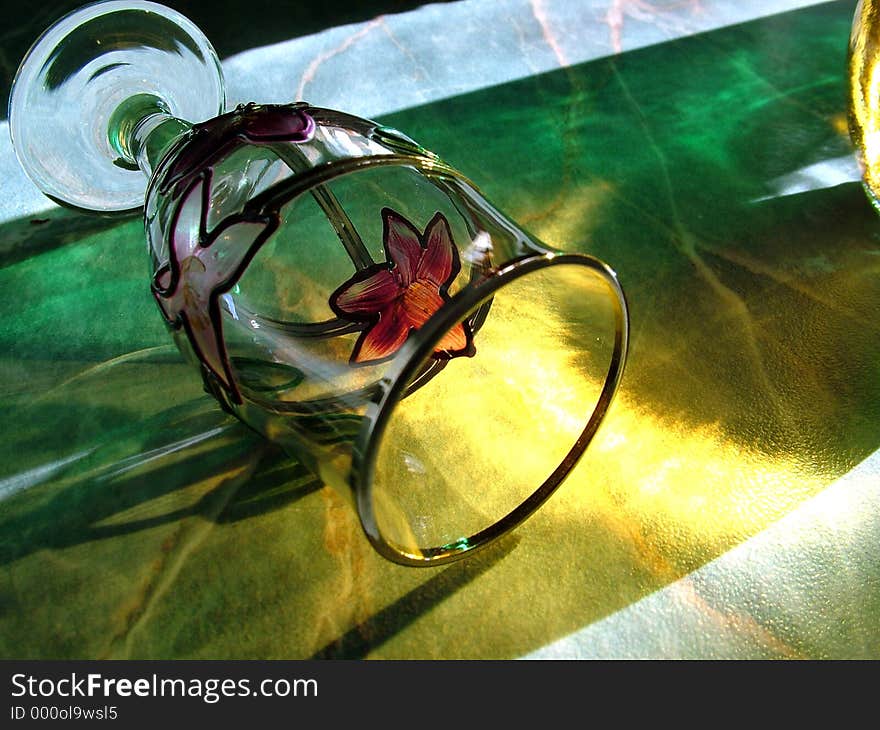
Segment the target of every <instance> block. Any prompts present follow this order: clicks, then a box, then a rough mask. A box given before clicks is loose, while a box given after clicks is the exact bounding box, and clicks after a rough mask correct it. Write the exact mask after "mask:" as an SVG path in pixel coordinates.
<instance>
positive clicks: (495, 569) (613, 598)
mask: <svg viewBox="0 0 880 730" xmlns="http://www.w3.org/2000/svg"><path fill="white" fill-rule="evenodd" d="M852 10H853V5H852V3H848V2H844V3H829V4H826V5H819V6H815V7H812V8H807V9H804V10H800V11H796V12H792V13H786V14H784V15H780V16H775V17H772V18H767V19H763V20H756V21H753V22H749V23H745V24H743V25H740V26H735V27H730V28H725V29H721V30H717V31H713V32H711V33H707V34H703V35H698V36H692V37H688V38H683V39H681V40H677V41H673V42H668V43H663V44H660V45H656V46H652V47H649V48H645V49H642V50H638V51H632V52H628V53H625V54H622V55H618V56H614V57H609V58H605V59H600V60H597V61H593V62H590V63H586V64H582V65H578V66H574V67H568V68H564V69H561V70H559V71H555V72H552V73H546V74H541V75H537V76H533V77H531V78H528V79H525V80H522V81H517V82H513V83H509V84H505V85H503V86H497V87H493V88H488V89H484V90H481V91H478V92H474V93H471V94H467V95H464V96H459V97H455V98H451V99H447V100H443V101H438V102H434V103H431V104H429V105H426V106H422V107H418V108H413V109H408V110H405V111H402V112H399V113H396V114H393V115H388V116H386V117H383V118H382V120H381V121H383V122H386V123H389V124H392V125H394V126H396V127H398V128H399V129H402V130H405V131H406V132H407V133H408V134H410V135H411V136H412V137H414V138H415V139H418V140H419V141H420V142H422V143H423V144H425V145H426V146H428V147H429V148H431V149H433V150H434V151H436V152H437V153H438V154H440V155H441V156H442V157H444V158H445V159H446V160H447V161H449V162H450V163H452V164H453V165H456V166H457V167H459V169H461V170H462V171H463V172H464V173H465V174H466V175H468V176H469V177H471V178H472V179H474V180H475V181H476V182H477V183H478V184H479V185H480V186H481V187H482V189H483V190H484V192H485V193H486V194H487V196H488V197H490V199H492V200H493V201H494V202H495V203H496V204H498V205H499V207H501V208H502V209H503V210H505V211H506V212H507V213H508V214H510V215H511V216H512V217H513V218H515V219H516V220H518V221H519V222H521V223H522V224H524V226H525V227H527V228H528V229H529V230H531V231H532V232H533V233H535V234H536V235H537V236H538V237H539V238H541V239H543V240H545V241H547V242H548V243H551V244H553V245H556V246H558V247H560V248H562V249H565V250H572V251H585V252H589V253H592V254H595V255H598V256H599V257H601V258H603V259H605V260H606V261H608V262H609V263H611V265H612V266H614V268H615V269H616V270H617V272H618V275H619V277H620V280H621V282H622V284H623V286H624V288H625V289H626V291H627V293H628V296H629V299H630V303H631V308H632V322H633V338H632V345H631V359H630V363H629V366H628V370H627V374H626V377H625V381H624V385H623V387H622V389H621V392H620V396H619V398H618V400H617V401H616V403H615V406H614V408H613V410H612V413H611V415H610V416H609V420H608V422H607V424H606V425H605V426H604V427H603V430H602V431H601V432H600V435H599V437H598V439H597V441H596V443H595V445H594V446H593V447H592V448H591V449H590V452H589V453H588V455H587V456H586V457H585V459H584V461H583V462H582V463H581V465H580V466H579V467H578V469H577V470H576V472H575V474H574V475H573V476H572V477H571V478H570V479H569V481H568V482H567V483H566V484H565V485H564V486H563V487H562V489H561V490H560V491H559V493H558V494H557V495H556V496H554V498H553V499H552V500H551V502H550V503H548V505H546V507H545V508H544V509H542V510H541V512H539V513H538V514H537V515H536V516H535V517H534V518H533V519H531V520H530V521H529V522H528V523H526V524H525V525H524V526H523V527H522V528H521V529H519V530H518V531H516V532H515V533H514V534H513V535H512V536H510V537H509V538H507V539H505V540H503V541H502V542H501V543H500V544H498V545H497V546H495V547H493V548H491V549H489V550H487V551H486V552H484V553H482V554H479V555H477V556H475V557H473V558H472V559H470V560H468V561H465V562H462V563H458V564H454V565H452V566H449V567H446V568H439V569H428V570H414V569H408V568H402V567H399V566H395V565H391V564H389V563H388V562H386V561H384V560H383V559H382V558H380V557H379V556H378V555H376V554H375V553H374V552H373V551H372V549H371V548H370V547H369V544H368V543H367V541H366V539H365V538H364V537H363V535H362V534H361V532H360V527H359V524H358V522H357V518H356V516H355V515H354V514H352V513H351V512H350V511H349V509H348V507H347V506H346V505H345V504H344V502H343V501H342V499H341V498H340V497H338V496H337V495H336V494H335V493H334V492H332V491H331V490H329V489H327V488H322V487H321V485H320V484H319V483H317V482H316V481H314V480H313V479H312V478H311V477H310V476H309V475H308V474H307V473H306V472H305V470H304V469H303V468H302V467H301V466H300V465H298V464H296V463H294V462H291V461H290V460H289V459H287V458H285V457H283V456H282V455H281V454H280V452H279V451H277V450H276V449H275V448H273V447H272V446H270V445H269V444H267V443H265V442H264V441H263V440H261V438H260V437H259V436H257V435H256V434H254V433H252V432H250V431H249V430H248V429H247V428H246V427H244V426H243V425H241V424H239V423H238V422H236V421H235V420H233V419H231V418H230V417H228V416H226V415H224V414H223V413H222V412H221V411H220V410H219V408H218V407H217V406H216V405H215V404H214V403H213V401H212V400H211V399H210V398H209V397H208V396H207V395H205V394H203V393H202V391H201V383H200V379H199V378H198V376H197V374H196V373H195V372H194V371H193V370H191V369H190V367H188V366H187V365H185V364H184V363H183V362H182V361H181V359H180V357H179V356H178V354H177V352H176V351H175V350H174V348H173V346H172V344H171V343H170V339H169V338H168V335H167V334H166V332H165V331H164V329H163V326H162V322H161V319H160V317H159V315H158V313H157V311H156V309H155V304H154V302H153V301H152V300H151V297H150V294H149V291H148V288H147V280H148V272H147V261H146V254H145V244H144V240H143V234H142V230H141V223H140V222H139V221H138V220H130V221H127V222H123V223H121V224H120V223H115V222H114V223H110V222H107V221H105V220H101V219H90V218H89V219H79V220H77V219H76V216H74V214H72V213H67V212H62V211H52V212H51V214H47V216H48V220H43V219H39V220H30V219H27V220H17V221H10V222H7V223H5V224H3V225H2V226H0V228H2V230H0V238H2V239H4V240H5V241H6V243H4V245H3V246H2V247H0V252H2V263H3V267H2V269H0V291H2V292H3V294H2V296H0V343H2V349H0V374H2V383H3V385H2V388H3V398H2V403H3V406H4V407H3V410H2V416H0V417H2V419H3V423H4V427H3V434H4V438H3V439H2V443H0V464H2V473H0V480H2V481H0V656H4V657H40V658H50V657H53V658H63V657H95V658H126V657H128V658H220V657H224V658H282V657H285V658H306V657H315V656H318V657H346V658H360V657H388V658H397V657H417V658H435V657H442V658H454V657H517V656H522V655H525V654H528V653H529V652H533V651H535V650H538V649H540V648H541V647H542V646H545V645H546V644H548V643H550V642H553V641H555V640H557V639H559V638H561V637H563V636H565V635H567V634H570V633H571V632H575V631H578V630H579V629H582V628H583V627H586V626H589V625H590V624H592V623H594V622H597V621H599V620H600V619H602V618H604V617H607V616H609V615H611V614H613V613H615V612H617V611H619V610H621V609H624V608H626V607H627V606H629V605H631V604H633V603H635V602H637V601H639V600H640V599H642V598H644V597H646V596H648V595H650V594H652V593H653V592H655V591H657V590H660V589H663V588H664V587H666V586H669V585H671V584H673V583H675V582H676V581H679V580H680V579H682V578H683V577H684V576H687V575H688V573H689V572H690V571H693V570H696V569H698V568H700V567H701V566H703V565H705V564H707V563H708V562H709V561H712V560H714V559H716V558H718V557H719V556H722V555H724V554H725V553H726V552H727V551H729V550H731V549H732V548H734V547H735V546H737V545H740V544H741V543H743V542H744V541H747V540H749V539H750V538H752V537H754V536H755V535H757V534H759V533H760V532H761V531H762V530H764V529H766V528H767V527H768V526H770V525H772V524H774V523H775V522H776V521H777V520H779V519H780V518H783V517H784V516H785V515H787V514H789V513H790V512H791V511H792V510H795V509H797V508H798V506H799V505H801V504H802V503H804V501H805V500H808V499H809V498H811V497H813V496H815V495H817V494H820V493H821V492H822V491H823V490H824V489H825V488H826V487H828V485H830V484H832V483H833V482H834V481H835V480H836V479H838V478H839V477H841V476H842V475H844V474H846V473H847V472H848V471H849V470H851V469H852V468H853V467H854V466H855V465H856V464H858V463H859V462H861V461H862V460H863V459H865V458H866V457H868V456H870V455H871V454H872V453H873V452H875V451H876V450H877V449H878V446H880V326H878V324H877V319H876V312H877V311H878V305H880V276H878V274H880V221H878V219H877V217H876V214H875V212H874V211H873V210H872V209H871V207H870V205H869V204H868V202H867V200H866V198H865V196H864V194H863V192H862V190H861V187H860V186H859V185H858V184H857V183H855V182H851V183H847V184H842V185H834V186H831V187H822V186H818V185H814V186H813V189H811V190H809V191H806V192H802V193H796V194H789V195H782V194H780V181H781V180H783V181H784V180H785V179H787V176H790V175H791V174H792V173H793V172H796V171H798V170H802V169H805V168H809V167H810V166H812V165H815V164H817V163H820V162H822V161H825V160H829V159H837V158H842V157H845V156H847V155H849V154H850V143H849V140H848V138H847V136H846V118H845V110H846V89H845V78H846V74H845V53H846V43H847V39H848V35H849V27H850V22H851V18H852ZM796 547H797V546H796V545H795V546H794V549H795V550H796ZM785 559H786V557H785V556H782V555H780V560H783V561H784V560H785ZM803 579H804V580H807V581H808V580H809V576H804V578H803ZM878 583H880V567H876V563H875V564H874V567H873V568H869V572H868V574H867V575H866V576H863V579H861V578H860V579H859V580H857V581H856V582H855V584H854V586H853V585H848V588H847V590H861V591H862V592H861V593H860V598H861V600H860V601H859V602H858V604H851V603H850V604H847V605H858V610H857V611H856V610H848V611H843V612H842V613H841V615H839V616H835V617H834V620H833V621H830V622H829V624H828V629H827V632H825V633H823V632H822V631H819V632H818V633H814V634H810V635H809V636H806V635H805V634H800V633H798V632H797V631H791V630H786V629H785V627H784V626H783V628H778V627H776V626H775V625H772V624H771V625H762V624H761V620H760V618H759V617H757V618H756V616H758V615H759V614H760V611H756V615H753V616H747V615H742V614H733V613H728V615H727V616H726V617H725V620H728V621H739V622H741V623H743V624H745V625H748V626H752V624H755V626H754V627H753V628H748V627H747V629H744V630H748V631H754V632H756V635H757V634H760V636H761V637H763V638H762V639H761V640H760V641H756V642H755V643H753V644H751V645H750V648H749V649H748V650H747V651H745V650H744V651H742V652H741V655H743V656H749V657H753V658H754V657H819V658H821V657H829V656H851V657H871V658H877V657H880V638H878V637H880V590H878ZM841 598H843V597H842V596H841ZM712 610H713V611H718V612H720V613H721V614H722V615H724V612H725V610H726V608H725V606H724V605H723V604H722V605H721V606H718V605H715V606H713V608H712ZM731 610H732V609H731ZM817 620H824V618H823V617H819V619H817ZM750 622H751V623H750ZM783 623H784V622H783ZM841 626H845V627H849V633H847V634H846V636H847V637H848V639H847V641H846V642H843V643H841V642H840V641H839V640H838V635H837V632H838V631H842V630H843V629H842V628H841ZM817 637H818V638H817ZM823 637H824V638H823ZM704 639H705V637H694V641H695V645H696V644H697V643H699V641H703V640H704ZM695 653H697V652H696V650H695ZM709 653H711V652H709Z"/></svg>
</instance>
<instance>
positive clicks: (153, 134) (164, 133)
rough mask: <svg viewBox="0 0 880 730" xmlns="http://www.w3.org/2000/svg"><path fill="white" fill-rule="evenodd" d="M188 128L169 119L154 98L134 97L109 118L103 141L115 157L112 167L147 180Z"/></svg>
mask: <svg viewBox="0 0 880 730" xmlns="http://www.w3.org/2000/svg"><path fill="white" fill-rule="evenodd" d="M191 126H192V125H190V124H189V123H188V122H185V121H182V120H180V119H177V118H176V117H174V116H172V115H171V110H170V109H169V108H168V106H167V104H165V102H164V101H162V99H160V98H159V97H158V96H155V95H153V94H135V95H134V96H132V97H130V98H128V99H126V100H125V101H124V102H122V104H120V105H119V106H118V107H117V108H116V111H115V112H113V115H112V116H111V117H110V124H109V128H108V130H107V138H108V140H109V142H110V147H111V148H112V149H113V150H114V152H116V153H117V154H118V155H119V158H118V159H117V160H115V161H114V164H116V165H118V166H120V167H124V168H127V169H129V170H137V169H140V170H142V171H143V173H144V174H145V175H146V176H147V177H148V178H149V177H150V176H151V175H152V174H153V170H154V169H155V167H156V165H158V164H159V161H160V160H161V159H162V157H163V156H164V155H165V153H166V152H167V151H168V149H169V148H170V147H171V145H172V144H173V143H174V142H175V141H176V140H177V139H179V138H180V135H182V134H184V133H185V132H187V131H188V130H189V129H190V128H191Z"/></svg>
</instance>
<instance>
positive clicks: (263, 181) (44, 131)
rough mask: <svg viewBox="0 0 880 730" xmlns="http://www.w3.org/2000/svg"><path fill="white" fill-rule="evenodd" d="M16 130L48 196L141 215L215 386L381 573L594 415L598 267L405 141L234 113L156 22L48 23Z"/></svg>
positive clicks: (608, 344)
mask: <svg viewBox="0 0 880 730" xmlns="http://www.w3.org/2000/svg"><path fill="white" fill-rule="evenodd" d="M9 123H10V131H11V133H12V137H13V143H14V146H15V150H16V153H17V155H18V157H19V160H20V161H21V164H22V166H23V167H24V169H25V170H26V172H27V173H28V175H29V176H30V177H31V179H32V180H33V181H34V182H35V183H36V184H37V186H38V187H39V188H40V189H41V190H42V191H43V192H44V193H45V194H46V195H48V196H49V197H51V198H52V199H53V200H55V201H57V202H59V203H61V204H62V205H66V206H71V207H74V208H78V209H82V210H84V211H96V212H99V213H103V214H111V213H114V212H119V211H131V210H132V209H136V208H140V207H143V210H144V224H145V229H146V238H147V242H148V251H149V259H150V264H151V281H150V285H151V287H152V293H153V296H154V298H155V300H156V303H157V305H158V309H159V313H160V315H161V316H162V317H163V318H164V320H165V322H166V323H167V325H168V328H169V330H170V332H171V334H172V336H173V337H174V339H175V341H176V343H177V345H178V346H179V348H180V350H181V352H182V353H183V354H184V356H185V357H186V358H187V359H188V360H190V361H191V362H192V363H193V364H194V365H195V366H196V367H197V368H198V369H199V370H200V372H201V375H202V378H203V380H204V384H205V388H206V389H207V390H208V391H209V392H210V393H212V394H213V395H214V396H215V397H216V398H217V400H218V401H219V403H220V404H221V406H222V407H223V408H225V409H226V410H228V411H229V412H230V413H232V414H234V415H235V416H237V417H238V418H239V419H241V420H242V421H243V422H244V423H246V424H247V425H249V426H251V427H252V428H254V429H256V430H257V431H259V432H261V433H262V434H264V435H265V436H266V437H268V438H269V439H271V440H272V441H275V442H277V443H279V444H281V445H282V446H283V447H284V448H285V449H286V450H287V451H288V452H289V453H291V454H292V455H295V456H296V457H297V458H299V459H300V460H302V462H303V463H304V464H305V465H307V466H308V467H309V468H311V469H312V470H313V471H314V472H315V474H316V475H318V476H319V477H320V478H321V479H323V480H324V481H325V483H327V484H330V485H333V486H336V487H338V488H339V489H340V490H341V491H342V492H343V493H344V494H346V495H348V496H350V497H351V499H352V501H353V503H354V506H355V508H356V509H357V511H358V514H359V516H360V520H361V523H362V525H363V528H364V531H365V533H366V535H367V537H368V538H369V540H370V542H371V543H372V544H373V546H374V547H375V548H376V549H377V550H378V551H379V553H381V554H382V555H383V556H385V557H387V558H389V559H390V560H393V561H395V562H397V563H401V564H404V565H438V564H443V563H446V562H449V561H451V560H455V559H457V558H460V557H462V556H464V555H466V554H468V553H469V552H470V551H472V550H474V549H476V548H479V547H482V546H484V545H486V544H488V543H489V542H491V541H492V540H493V539H496V538H497V537H499V536H500V535H502V534H504V533H505V532H507V531H508V530H510V529H512V528H513V527H515V526H516V525H518V524H519V523H520V522H521V521H522V520H524V519H525V518H526V517H528V516H529V515H530V514H532V513H533V512H534V511H535V510H536V509H537V508H538V507H539V506H540V505H541V504H542V503H543V502H544V501H545V500H546V499H547V498H548V497H549V496H550V495H551V494H552V493H553V491H554V490H555V489H556V488H557V487H558V486H559V484H560V483H561V482H562V481H563V479H564V478H565V477H566V476H567V475H568V474H569V472H570V471H571V470H572V468H573V467H574V466H575V464H576V462H577V461H578V459H579V458H580V456H581V455H582V454H583V452H584V450H585V449H586V448H587V445H588V444H589V443H590V441H591V440H592V438H593V436H594V434H595V433H596V430H597V429H598V427H599V424H600V423H601V421H602V420H603V418H604V417H605V414H606V412H607V411H608V408H609V406H610V404H611V402H612V399H613V397H614V394H615V392H616V390H617V388H618V384H619V382H620V379H621V376H622V373H623V368H624V363H625V360H626V354H627V341H628V332H629V316H628V311H627V305H626V301H625V298H624V294H623V292H622V290H621V288H620V285H619V283H618V281H617V277H616V275H615V273H614V272H613V271H612V270H611V269H610V268H609V267H608V266H607V265H605V264H604V263H602V262H601V261H599V260H597V259H595V258H593V257H591V256H586V255H582V254H575V253H563V252H560V251H557V250H554V249H552V248H550V247H548V246H546V245H544V244H543V243H541V242H539V241H538V240H536V239H535V238H534V237H532V236H530V235H529V234H528V233H526V232H525V231H524V230H522V228H520V227H519V226H518V225H517V224H516V223H514V222H513V221H512V220H510V219H509V218H507V217H506V216H505V215H504V214H503V213H502V212H501V211H499V210H498V209H497V208H495V207H494V206H493V205H492V204H491V203H490V202H489V201H487V200H486V198H485V197H484V196H483V195H482V194H481V193H480V192H479V191H478V189H477V188H476V187H475V185H474V184H473V183H471V182H469V181H468V180H467V179H466V178H465V177H464V176H463V175H462V174H461V173H459V172H458V171H457V170H455V169H454V168H452V167H450V166H449V165H447V164H446V163H444V162H443V161H442V160H441V159H440V158H439V157H438V156H437V155H435V154H433V153H432V152H429V151H428V150H427V149H425V148H423V147H421V146H420V145H419V144H417V143H416V142H414V141H413V140H412V139H410V138H409V137H407V136H406V135H404V134H403V133H401V132H399V131H397V130H395V129H392V128H389V127H386V126H382V125H380V124H377V123H375V122H371V121H368V120H365V119H361V118H358V117H355V116H352V115H350V114H346V113H343V112H339V111H332V110H329V109H321V108H317V107H312V106H309V105H308V104H306V103H303V102H297V103H292V104H287V105H259V104H246V105H240V106H238V107H237V108H235V109H234V110H232V111H229V112H226V111H225V101H224V87H223V78H222V72H221V68H220V64H219V62H218V59H217V56H216V54H215V52H214V51H213V49H212V48H211V45H210V44H209V42H208V41H207V39H206V38H205V37H204V36H203V34H202V33H201V32H200V31H199V30H198V28H196V27H195V26H194V25H193V24H192V23H191V22H190V21H189V20H187V19H186V18H185V17H183V16H182V15H180V14H179V13H177V12H175V11H173V10H171V9H169V8H166V7H163V6H161V5H157V4H155V3H151V2H145V1H144V0H133V1H129V0H122V1H119V0H111V1H109V2H101V3H95V4H93V5H88V6H86V7H84V8H81V9H79V10H77V11H75V12H73V13H71V14H70V15H68V16H66V17H65V18H63V19H62V20H60V21H59V22H58V23H56V24H55V25H54V26H52V27H51V28H50V29H49V30H47V31H46V32H45V33H44V34H43V35H42V36H41V37H40V39H39V40H38V41H37V42H36V43H35V44H34V46H33V47H32V48H31V50H30V51H29V52H28V54H27V56H26V57H25V59H24V60H23V61H22V64H21V67H20V69H19V71H18V74H17V77H16V80H15V83H14V86H13V91H12V94H11V97H10V109H9ZM96 326H100V323H96ZM160 395H161V394H159V393H157V397H158V396H160Z"/></svg>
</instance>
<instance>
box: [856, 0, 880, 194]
mask: <svg viewBox="0 0 880 730" xmlns="http://www.w3.org/2000/svg"><path fill="white" fill-rule="evenodd" d="M878 15H880V8H878V4H877V2H875V0H860V2H859V4H858V5H857V6H856V12H855V16H854V18H853V28H852V36H851V37H850V46H849V92H850V98H849V129H850V136H851V137H852V141H853V144H855V146H856V150H857V157H858V160H859V165H860V166H861V168H862V177H863V179H864V181H865V188H866V190H867V192H868V195H869V196H870V198H871V202H872V203H873V204H874V206H875V207H878V208H880V200H878V196H880V63H878V61H880V53H878V49H880V17H878Z"/></svg>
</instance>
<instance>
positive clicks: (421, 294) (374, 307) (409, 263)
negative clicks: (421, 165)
mask: <svg viewBox="0 0 880 730" xmlns="http://www.w3.org/2000/svg"><path fill="white" fill-rule="evenodd" d="M382 221H383V244H384V246H385V255H386V258H387V261H385V262H383V263H381V264H375V265H373V266H370V267H368V268H366V269H363V270H362V271H359V272H358V273H357V274H355V275H354V276H353V277H352V278H351V279H349V280H348V281H347V282H345V284H343V285H342V286H341V287H339V288H338V289H337V290H336V291H335V292H333V294H332V295H331V296H330V308H331V309H332V310H333V311H334V312H335V313H336V314H337V315H338V316H339V317H341V318H343V319H353V320H356V321H362V322H368V323H369V326H368V327H367V328H366V329H364V331H363V332H362V333H361V336H360V337H359V338H358V341H357V343H356V344H355V346H354V350H353V351H352V353H351V363H352V364H366V363H374V362H377V361H380V360H385V359H387V358H389V357H391V356H392V355H393V354H394V353H395V352H397V350H399V349H400V347H401V346H402V345H403V343H404V342H406V339H407V337H409V335H410V333H411V332H412V331H413V330H417V329H419V328H420V327H421V326H422V325H423V324H425V322H427V321H428V319H429V318H430V317H431V316H432V315H433V314H434V313H435V312H436V311H437V310H438V309H440V307H441V306H442V305H443V302H445V301H448V300H449V294H448V288H449V285H450V284H451V283H452V282H453V281H454V280H455V277H456V276H457V275H458V272H459V271H460V269H461V263H460V261H459V258H458V250H457V249H456V247H455V243H454V242H453V240H452V232H451V231H450V228H449V221H447V220H446V218H445V217H444V216H443V214H442V213H439V212H438V213H437V214H436V215H435V216H434V217H433V218H432V219H431V222H430V223H428V226H427V228H426V229H425V232H424V234H420V233H419V232H418V230H417V229H416V227H415V226H414V225H413V224H412V223H410V222H409V221H408V220H406V218H404V217H403V216H401V215H400V214H399V213H395V212H394V211H393V210H391V209H390V208H383V209H382ZM472 339H473V338H472V335H471V332H470V330H469V328H468V327H467V325H466V324H465V323H459V324H457V325H456V326H455V327H453V328H452V329H451V330H449V332H447V333H446V335H445V336H444V337H443V339H442V340H440V342H439V343H437V347H436V349H435V351H434V357H437V358H443V359H448V358H451V357H455V356H457V355H464V354H469V350H471V348H472V345H471V343H472Z"/></svg>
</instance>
